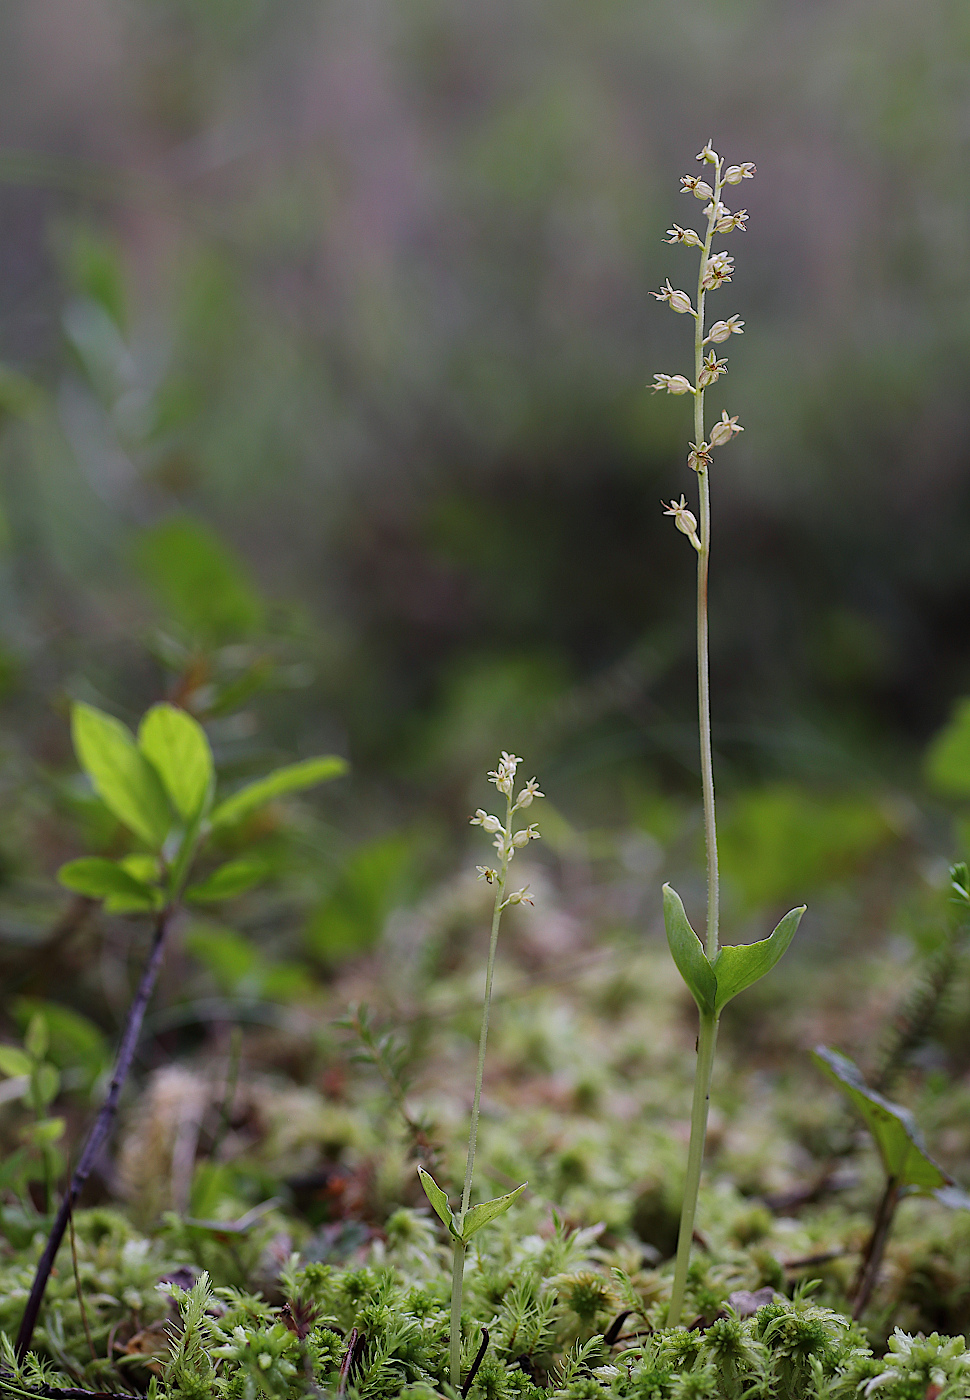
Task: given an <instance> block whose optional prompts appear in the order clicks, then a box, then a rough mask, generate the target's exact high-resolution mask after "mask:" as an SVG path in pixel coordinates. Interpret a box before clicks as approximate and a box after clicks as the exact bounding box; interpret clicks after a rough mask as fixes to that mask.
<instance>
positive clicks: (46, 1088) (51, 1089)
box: [31, 1065, 61, 1108]
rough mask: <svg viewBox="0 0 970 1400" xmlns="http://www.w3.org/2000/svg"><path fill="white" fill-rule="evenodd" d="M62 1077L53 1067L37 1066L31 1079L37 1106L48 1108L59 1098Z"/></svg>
mask: <svg viewBox="0 0 970 1400" xmlns="http://www.w3.org/2000/svg"><path fill="white" fill-rule="evenodd" d="M60 1087H61V1076H60V1075H59V1074H58V1072H57V1070H56V1069H55V1068H54V1066H53V1065H35V1066H34V1072H33V1075H32V1077H31V1093H32V1097H33V1099H34V1103H35V1105H36V1106H38V1107H40V1108H46V1107H47V1105H48V1104H49V1103H53V1101H54V1100H55V1099H56V1098H57V1091H58V1090H59V1089H60Z"/></svg>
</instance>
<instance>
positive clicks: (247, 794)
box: [210, 754, 348, 826]
mask: <svg viewBox="0 0 970 1400" xmlns="http://www.w3.org/2000/svg"><path fill="white" fill-rule="evenodd" d="M347 767H348V765H347V762H346V760H345V759H343V758H338V757H337V756H336V755H335V754H327V755H325V756H324V757H321V758H306V759H304V760H303V761H302V762H301V763H289V764H287V765H286V767H285V768H277V769H276V771H275V773H270V774H269V775H268V776H267V777H265V778H260V779H258V781H256V782H255V783H249V784H248V785H247V786H246V787H244V788H240V790H239V792H236V793H233V795H232V796H231V797H227V798H226V800H225V801H224V802H220V803H219V805H218V807H216V809H215V811H214V812H213V813H212V816H211V817H210V821H211V822H212V825H213V826H233V825H234V824H235V823H236V822H239V821H242V819H243V817H247V816H248V815H249V813H250V812H254V811H255V810H256V808H257V807H262V806H263V805H264V804H265V803H267V802H271V801H272V800H273V798H274V797H282V796H283V795H284V793H287V792H299V791H300V790H301V789H303V788H308V787H315V786H316V784H317V783H326V782H329V781H330V779H331V778H340V777H342V776H343V774H344V773H346V772H347Z"/></svg>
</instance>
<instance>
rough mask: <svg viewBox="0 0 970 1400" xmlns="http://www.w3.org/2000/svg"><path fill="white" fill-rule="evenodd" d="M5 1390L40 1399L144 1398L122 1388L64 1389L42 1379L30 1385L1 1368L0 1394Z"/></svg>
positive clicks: (116, 1399)
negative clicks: (47, 1383)
mask: <svg viewBox="0 0 970 1400" xmlns="http://www.w3.org/2000/svg"><path fill="white" fill-rule="evenodd" d="M5 1391H6V1392H7V1393H9V1394H14V1395H29V1396H38V1397H40V1400H143V1397H142V1396H140V1395H129V1394H128V1393H127V1392H126V1391H121V1390H79V1389H77V1388H76V1387H73V1386H71V1387H67V1388H66V1389H62V1388H61V1387H60V1386H56V1385H44V1384H43V1383H42V1382H41V1381H38V1382H36V1383H34V1384H30V1385H28V1383H27V1382H26V1381H18V1380H15V1379H14V1377H13V1376H11V1375H10V1373H9V1372H8V1371H3V1370H0V1395H2V1394H3V1393H4V1392H5Z"/></svg>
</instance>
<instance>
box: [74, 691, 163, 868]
mask: <svg viewBox="0 0 970 1400" xmlns="http://www.w3.org/2000/svg"><path fill="white" fill-rule="evenodd" d="M71 731H72V735H73V738H74V751H75V753H76V754H77V757H78V762H79V763H80V765H81V767H82V768H83V769H84V771H85V772H86V773H87V775H88V777H89V778H90V779H91V782H92V783H93V784H94V788H95V791H96V792H97V793H98V796H99V797H100V798H101V799H102V801H103V802H104V804H105V806H107V807H109V808H110V809H111V811H112V812H113V813H114V815H115V816H116V817H117V818H118V820H119V821H122V822H124V824H125V826H127V827H129V828H130V829H131V830H132V831H133V832H135V834H136V835H137V836H140V837H141V838H142V840H143V841H146V842H147V843H148V845H149V846H151V847H152V848H153V849H155V850H158V849H159V848H160V847H161V846H162V845H163V844H164V841H165V837H166V836H167V835H168V830H169V827H170V826H171V824H172V812H171V808H170V806H169V803H168V798H167V797H166V796H165V790H164V788H163V787H162V783H161V779H160V778H159V776H158V774H157V773H156V772H155V769H154V768H153V767H152V765H151V764H150V763H149V762H148V760H147V759H146V758H145V756H144V754H142V753H140V752H139V750H138V748H137V746H136V744H135V741H134V738H133V737H132V734H131V731H130V730H129V729H128V728H127V727H126V726H125V725H123V724H122V723H121V721H120V720H117V719H114V718H113V717H112V716H111V715H106V714H103V713H102V711H101V710H96V709H95V708H94V706H93V705H85V704H83V703H79V704H76V705H75V706H74V708H73V710H72V712H71Z"/></svg>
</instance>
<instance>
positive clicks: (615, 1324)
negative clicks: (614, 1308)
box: [603, 1308, 633, 1347]
mask: <svg viewBox="0 0 970 1400" xmlns="http://www.w3.org/2000/svg"><path fill="white" fill-rule="evenodd" d="M632 1312H633V1309H632V1308H627V1310H626V1312H621V1313H620V1315H619V1317H615V1318H614V1319H613V1321H612V1322H611V1323H610V1325H609V1328H608V1330H607V1333H606V1336H605V1337H604V1338H603V1345H604V1346H605V1347H611V1346H613V1345H614V1343H615V1342H616V1340H617V1338H618V1337H619V1335H620V1332H621V1331H622V1328H623V1324H624V1322H626V1320H627V1318H628V1317H629V1316H630V1314H631V1313H632Z"/></svg>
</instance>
